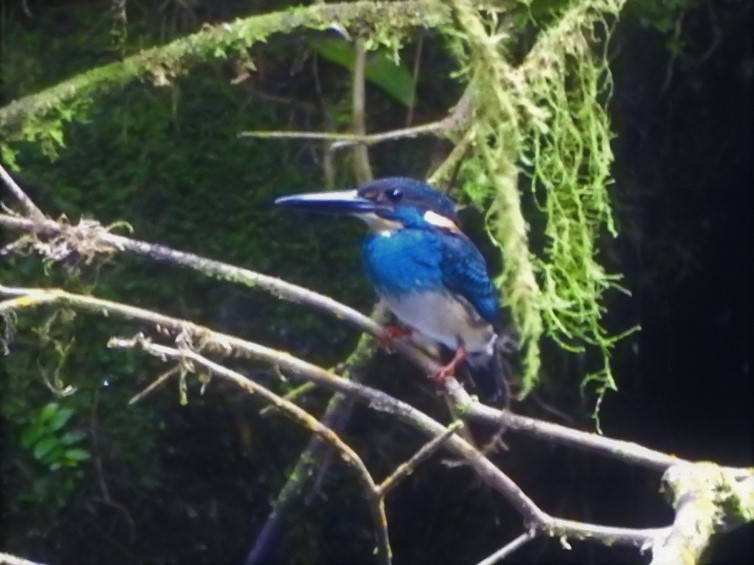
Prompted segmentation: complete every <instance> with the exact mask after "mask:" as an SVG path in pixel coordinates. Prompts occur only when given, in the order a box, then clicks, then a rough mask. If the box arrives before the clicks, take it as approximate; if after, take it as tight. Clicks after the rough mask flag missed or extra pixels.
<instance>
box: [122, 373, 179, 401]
mask: <svg viewBox="0 0 754 565" xmlns="http://www.w3.org/2000/svg"><path fill="white" fill-rule="evenodd" d="M178 372H179V369H178V367H171V368H170V369H168V370H167V371H165V372H164V373H162V374H161V375H160V376H159V377H157V378H156V379H155V380H153V381H152V382H151V383H149V384H148V385H147V386H146V387H145V388H144V390H142V391H141V392H139V393H138V394H135V395H134V396H133V397H131V400H129V401H128V404H129V406H130V405H132V404H136V403H137V402H139V401H140V400H142V399H143V398H144V397H146V396H147V395H148V394H149V393H150V392H152V391H153V390H155V389H156V388H158V387H160V386H161V385H162V384H163V383H165V381H167V380H168V379H169V378H170V377H172V376H173V375H175V374H177V373H178Z"/></svg>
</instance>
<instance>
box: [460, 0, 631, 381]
mask: <svg viewBox="0 0 754 565" xmlns="http://www.w3.org/2000/svg"><path fill="white" fill-rule="evenodd" d="M622 5H623V0H592V1H585V2H584V1H582V2H578V3H573V4H572V5H571V6H569V7H568V8H567V9H566V10H565V11H564V12H563V14H562V15H561V16H560V17H559V18H557V20H556V22H557V23H556V24H555V25H554V26H552V27H551V28H549V29H547V30H545V31H544V32H542V36H541V37H540V38H539V39H538V41H537V43H536V45H535V47H534V48H533V49H532V50H531V52H530V53H529V54H528V56H527V57H526V58H525V60H524V62H523V63H522V64H521V66H520V67H518V68H514V67H512V66H510V65H509V64H508V63H507V62H506V60H507V59H506V53H505V50H504V41H503V40H504V39H505V34H502V33H499V32H498V30H495V29H491V30H488V29H485V27H484V25H483V22H482V20H481V18H480V17H479V14H478V12H477V10H476V9H475V8H474V6H473V4H472V3H471V2H468V1H466V0H456V1H455V2H454V8H455V10H456V14H457V17H458V21H459V23H460V26H461V28H462V30H463V32H464V34H463V36H462V37H461V38H460V39H459V38H458V37H457V36H456V37H454V41H455V42H456V44H459V43H460V48H458V46H457V45H456V52H457V53H458V56H459V58H460V59H461V60H462V62H463V64H464V72H465V73H466V74H467V75H468V76H469V77H470V82H471V85H472V87H473V89H474V95H475V102H476V115H475V118H476V119H475V123H474V125H473V128H474V139H475V145H474V154H473V156H472V157H471V158H470V159H469V160H467V161H466V163H465V164H464V166H463V168H462V170H461V177H462V180H463V181H464V183H465V187H464V188H465V191H466V193H467V194H468V196H469V197H470V198H471V199H472V200H473V201H477V202H485V203H486V204H488V206H489V207H488V214H487V228H488V231H489V233H490V235H491V236H492V238H493V239H494V240H495V242H496V243H497V244H498V246H499V248H500V250H501V252H502V254H503V257H504V265H505V267H504V270H503V273H502V275H501V276H500V277H499V279H498V280H497V281H496V282H497V284H498V286H499V288H500V289H501V295H502V296H503V299H504V302H505V303H506V305H507V306H508V308H509V310H510V312H511V316H512V318H513V320H512V321H513V324H514V325H515V327H516V330H517V332H518V334H519V345H520V348H521V352H522V360H523V366H524V374H523V379H522V380H523V390H522V395H523V394H526V393H527V392H528V391H529V390H531V388H532V387H533V386H534V385H535V384H536V382H537V380H538V376H539V368H540V350H539V344H540V340H541V338H542V337H543V335H548V336H550V337H552V338H554V339H555V340H556V341H557V342H558V343H559V344H560V345H561V346H563V347H565V348H566V349H568V350H571V351H582V350H583V348H584V347H585V346H586V345H593V346H596V347H597V348H598V349H599V351H600V352H601V354H602V357H603V360H604V363H603V368H602V369H601V370H600V371H599V372H598V373H596V374H592V375H588V376H586V377H585V380H584V381H583V382H584V384H586V383H587V382H590V381H592V380H595V379H596V380H597V382H598V392H599V393H600V394H602V393H604V391H605V390H607V389H608V388H615V383H614V380H613V378H612V375H611V372H610V364H609V356H610V348H611V346H612V344H613V343H614V342H615V340H616V339H618V337H615V336H610V335H608V333H607V332H606V331H605V330H604V328H603V327H602V325H601V316H602V313H603V310H604V306H603V305H602V297H603V294H604V292H605V291H606V290H607V289H609V288H611V287H616V288H618V286H617V280H618V277H617V276H616V275H611V274H608V273H607V272H606V271H605V269H604V268H603V267H602V266H601V265H600V264H599V262H598V261H597V258H596V254H597V240H598V237H599V236H600V234H601V233H602V231H603V230H604V229H607V230H608V232H609V233H612V234H615V228H614V225H613V221H612V215H611V211H610V203H609V198H608V192H607V187H608V186H609V184H610V182H611V177H610V165H611V163H612V159H613V155H612V151H611V149H610V135H611V134H610V127H609V122H608V119H607V115H606V112H605V104H606V102H607V98H608V97H609V92H610V86H611V82H610V74H609V70H608V68H607V63H606V59H605V55H604V53H595V51H594V44H595V43H596V41H595V39H599V41H600V42H603V44H604V42H606V40H607V38H608V36H609V31H610V28H609V26H608V25H607V23H606V18H608V17H611V16H614V15H617V14H618V13H619V12H620V9H621V7H622ZM598 31H600V32H602V33H601V34H597V32H598ZM598 35H599V36H598ZM519 173H525V174H528V175H529V176H530V177H531V180H532V186H533V187H534V188H535V190H539V191H541V192H542V193H543V196H542V198H541V201H540V202H539V208H540V210H541V211H542V213H543V214H544V216H545V218H546V219H545V227H544V236H545V238H546V241H547V243H546V246H545V249H544V251H543V253H542V254H541V256H534V255H533V254H532V252H531V251H530V245H529V240H528V233H527V232H528V229H529V228H528V223H527V222H526V219H525V218H524V215H523V212H522V207H521V194H520V192H519V187H518V179H519Z"/></svg>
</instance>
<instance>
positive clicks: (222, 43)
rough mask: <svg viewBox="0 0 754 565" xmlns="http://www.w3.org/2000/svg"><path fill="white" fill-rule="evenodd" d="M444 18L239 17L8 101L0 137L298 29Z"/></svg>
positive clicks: (388, 10) (384, 8)
mask: <svg viewBox="0 0 754 565" xmlns="http://www.w3.org/2000/svg"><path fill="white" fill-rule="evenodd" d="M448 18H449V10H448V9H446V8H444V7H443V6H442V4H440V3H429V2H417V1H408V2H376V1H375V2H371V1H361V2H353V3H339V4H324V3H323V4H319V3H315V4H312V5H311V6H303V7H299V8H293V9H287V10H281V11H279V12H273V13H271V14H263V15H256V16H251V17H248V18H243V19H240V20H237V21H235V22H233V23H227V24H221V25H218V26H213V27H209V28H208V29H204V30H202V31H200V32H198V33H195V34H192V35H189V36H187V37H183V38H181V39H177V40H175V41H173V42H171V43H168V44H167V45H162V46H160V47H154V48H152V49H145V50H143V51H140V52H139V53H137V54H136V55H133V56H131V57H127V58H125V59H123V60H122V61H119V62H116V63H111V64H108V65H103V66H101V67H97V68H95V69H92V70H90V71H87V72H84V73H81V74H79V75H76V76H75V77H72V78H70V79H69V80H66V81H64V82H61V83H59V84H57V85H55V86H53V87H51V88H48V89H46V90H44V91H42V92H39V93H37V94H33V95H30V96H26V97H24V98H21V99H19V100H16V101H14V102H11V103H10V104H8V105H7V106H5V107H4V108H0V135H1V136H2V137H4V138H6V139H10V138H12V137H15V136H17V135H18V134H19V133H20V132H21V131H22V130H23V127H24V124H25V123H26V122H27V121H28V120H39V119H44V118H48V117H52V118H53V119H55V120H59V119H60V118H61V116H71V115H73V114H75V112H71V109H70V107H68V108H66V107H67V106H75V107H77V108H78V107H81V106H84V105H86V104H87V103H88V102H89V101H91V100H92V99H93V98H94V97H95V96H97V95H100V94H104V93H107V92H110V91H113V90H116V89H119V88H122V87H123V86H124V85H126V84H128V83H129V82H132V81H135V80H145V81H149V82H151V83H153V84H156V85H161V84H166V83H168V82H169V81H171V80H172V79H173V78H174V77H176V76H179V75H181V74H183V73H185V72H186V71H187V70H188V69H189V68H191V67H192V66H194V65H196V64H197V63H201V62H205V61H210V60H214V59H226V58H228V57H232V56H234V55H235V54H238V53H241V52H244V51H245V50H247V49H249V48H250V47H251V46H253V45H255V44H257V43H260V42H264V41H266V40H267V39H268V38H270V37H271V36H272V35H275V34H285V33H290V32H292V31H295V30H298V29H310V30H327V29H330V28H332V27H333V26H336V25H337V26H340V28H343V29H347V30H352V31H354V32H358V34H377V35H379V34H381V33H389V34H390V35H391V36H395V35H399V34H401V33H403V32H405V31H406V30H409V29H412V28H416V27H428V28H434V27H437V26H439V25H441V24H443V23H445V22H447V20H448Z"/></svg>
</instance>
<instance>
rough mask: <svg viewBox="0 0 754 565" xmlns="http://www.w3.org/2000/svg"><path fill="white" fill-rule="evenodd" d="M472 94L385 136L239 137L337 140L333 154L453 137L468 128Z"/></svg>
mask: <svg viewBox="0 0 754 565" xmlns="http://www.w3.org/2000/svg"><path fill="white" fill-rule="evenodd" d="M471 102H472V97H471V92H470V91H469V90H467V91H466V92H464V94H463V96H462V97H461V98H460V99H459V100H458V103H457V104H456V105H455V107H454V108H453V110H452V111H451V112H450V113H449V114H448V115H447V116H445V117H444V118H442V119H441V120H437V121H434V122H429V123H427V124H421V125H418V126H412V127H407V128H400V129H395V130H391V131H386V132H382V133H372V134H358V133H356V134H354V133H331V132H312V131H246V132H242V133H240V134H238V135H239V137H253V138H257V139H318V140H325V141H334V142H335V143H333V144H332V145H331V146H330V150H331V151H337V150H338V149H345V148H347V147H352V146H354V145H375V144H377V143H382V142H384V141H395V140H397V139H405V138H413V137H419V136H421V135H435V134H437V135H443V136H448V137H452V136H453V135H454V134H455V132H457V131H459V130H462V129H464V128H465V127H467V126H468V123H469V121H470V119H471V110H472V104H471Z"/></svg>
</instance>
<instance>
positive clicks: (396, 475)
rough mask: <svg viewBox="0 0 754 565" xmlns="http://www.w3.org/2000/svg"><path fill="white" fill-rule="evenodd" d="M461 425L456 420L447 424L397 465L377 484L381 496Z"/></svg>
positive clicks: (422, 461) (423, 460)
mask: <svg viewBox="0 0 754 565" xmlns="http://www.w3.org/2000/svg"><path fill="white" fill-rule="evenodd" d="M462 427H463V422H462V421H460V420H456V421H455V422H453V423H452V424H450V425H449V426H448V429H447V431H446V432H445V433H444V434H442V435H440V436H436V437H434V438H432V439H431V440H429V441H428V442H427V443H426V444H424V445H423V446H422V448H421V449H420V450H419V451H417V452H416V453H414V454H413V455H412V456H411V458H410V459H409V460H408V461H406V462H405V463H401V464H400V465H398V467H396V469H395V471H393V472H392V473H391V474H390V476H388V477H387V478H386V479H385V480H384V481H382V482H381V483H380V484H379V486H378V490H379V492H380V494H381V495H382V496H385V495H386V494H387V493H388V492H390V491H391V490H392V489H393V488H395V487H396V486H397V485H398V483H399V482H400V481H402V480H403V479H405V478H406V477H407V476H408V475H410V474H411V473H413V472H414V471H415V470H416V468H417V467H418V466H419V465H421V464H422V463H424V462H425V461H426V460H427V459H429V458H430V457H431V456H432V454H433V453H435V451H437V450H438V449H440V448H441V447H442V445H443V444H444V443H445V442H446V441H447V440H448V438H449V437H450V436H451V435H453V434H454V433H456V431H458V430H459V429H461V428H462Z"/></svg>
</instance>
